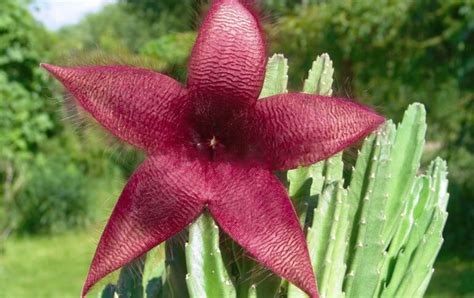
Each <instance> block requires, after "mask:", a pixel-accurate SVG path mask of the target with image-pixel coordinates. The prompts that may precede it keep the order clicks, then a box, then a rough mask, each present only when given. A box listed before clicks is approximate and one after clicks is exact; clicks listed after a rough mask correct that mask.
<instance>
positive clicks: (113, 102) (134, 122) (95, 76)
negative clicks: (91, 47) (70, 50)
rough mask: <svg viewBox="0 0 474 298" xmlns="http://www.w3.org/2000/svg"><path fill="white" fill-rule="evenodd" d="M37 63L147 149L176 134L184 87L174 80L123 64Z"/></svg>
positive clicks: (172, 139) (92, 110)
mask: <svg viewBox="0 0 474 298" xmlns="http://www.w3.org/2000/svg"><path fill="white" fill-rule="evenodd" d="M42 66H43V67H44V68H45V69H46V70H48V71H49V72H50V73H52V74H53V75H54V76H55V77H56V78H57V79H58V80H59V81H60V82H61V83H62V84H63V85H64V87H65V88H66V89H67V90H68V91H69V92H70V93H71V95H72V96H74V97H75V98H76V99H77V101H78V102H79V104H80V105H81V106H82V107H83V108H84V109H85V110H86V111H88V112H89V113H90V114H91V115H92V116H93V117H94V118H95V119H97V121H99V122H100V123H101V124H102V125H103V126H104V127H105V128H107V129H108V130H110V132H112V133H113V134H114V135H116V136H118V137H119V138H121V139H123V140H125V141H127V142H129V143H131V144H133V145H136V146H138V147H140V148H142V149H149V150H150V149H156V148H158V147H160V146H163V144H164V143H173V142H176V140H177V139H178V138H180V137H181V135H178V132H179V131H182V128H180V126H182V125H184V124H183V122H184V121H183V119H182V118H183V117H182V111H183V110H184V105H185V103H186V101H185V99H186V97H185V94H186V91H185V89H183V88H182V87H181V86H180V84H179V83H178V82H176V81H175V80H173V79H171V78H169V77H167V76H165V75H162V74H159V73H156V72H154V71H151V70H146V69H141V68H136V67H127V66H87V67H73V68H66V67H58V66H53V65H48V64H43V65H42ZM163 147H164V146H163Z"/></svg>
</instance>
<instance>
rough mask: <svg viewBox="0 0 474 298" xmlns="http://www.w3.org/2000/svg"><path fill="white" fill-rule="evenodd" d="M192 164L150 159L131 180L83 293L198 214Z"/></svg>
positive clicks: (197, 175)
mask: <svg viewBox="0 0 474 298" xmlns="http://www.w3.org/2000/svg"><path fill="white" fill-rule="evenodd" d="M194 168H195V164H193V163H192V162H187V161H180V160H177V159H174V158H170V157H169V156H167V157H150V158H149V159H148V160H146V161H145V162H144V164H143V165H142V166H141V167H140V168H139V169H138V170H137V171H136V172H135V174H134V175H133V176H132V177H131V178H130V180H129V182H128V184H127V186H126V187H125V189H124V191H123V192H122V195H121V196H120V198H119V201H118V202H117V205H116V206H115V208H114V211H113V213H112V215H111V217H110V219H109V222H108V223H107V226H106V227H105V230H104V233H103V234H102V237H101V239H100V242H99V245H98V247H97V250H96V253H95V256H94V259H93V261H92V265H91V267H90V271H89V275H88V276H87V280H86V282H85V284H84V288H83V292H82V295H83V296H85V295H86V294H87V292H88V291H89V289H90V288H91V287H92V286H93V285H94V284H95V283H96V282H97V281H99V280H100V279H102V278H103V277H104V276H105V275H107V274H109V273H110V272H112V271H114V270H116V269H118V268H119V267H121V266H123V265H124V264H126V263H129V262H130V261H131V260H133V259H135V258H137V257H139V256H141V255H142V254H144V253H146V252H147V251H148V250H150V249H151V248H153V247H155V246H156V245H158V244H160V243H161V242H163V241H165V240H167V239H168V238H170V237H171V236H173V235H175V234H176V233H178V232H180V231H181V230H182V229H183V228H185V227H186V226H187V225H188V224H190V223H191V222H192V221H193V220H194V219H195V218H196V217H197V216H198V215H199V213H200V212H201V211H202V209H203V203H202V201H201V200H200V199H199V198H198V196H197V193H199V192H200V191H201V189H200V188H199V185H200V184H199V182H200V181H201V177H200V173H199V172H196V171H193V169H194Z"/></svg>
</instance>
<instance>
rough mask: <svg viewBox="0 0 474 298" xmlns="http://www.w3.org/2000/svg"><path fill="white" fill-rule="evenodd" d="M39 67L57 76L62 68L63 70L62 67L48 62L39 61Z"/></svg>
mask: <svg viewBox="0 0 474 298" xmlns="http://www.w3.org/2000/svg"><path fill="white" fill-rule="evenodd" d="M40 67H42V68H44V69H46V70H47V71H48V72H49V73H50V74H52V75H53V76H57V75H58V74H59V73H60V72H61V71H62V70H64V68H63V67H60V66H56V65H53V64H48V63H40Z"/></svg>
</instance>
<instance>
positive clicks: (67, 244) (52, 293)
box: [0, 225, 474, 298]
mask: <svg viewBox="0 0 474 298" xmlns="http://www.w3.org/2000/svg"><path fill="white" fill-rule="evenodd" d="M102 226H103V225H97V226H92V227H89V228H88V229H85V230H81V231H71V232H69V233H67V234H63V235H58V236H53V237H44V236H43V237H29V238H10V239H9V240H8V242H7V243H6V250H5V254H3V255H0V285H1V294H0V296H1V297H5V298H29V297H37V298H43V297H44V298H56V297H57V298H68V297H74V298H76V297H79V293H80V291H81V287H82V283H83V282H84V279H85V276H86V274H87V270H88V267H89V263H90V261H91V258H92V255H93V253H94V250H95V246H96V243H97V241H98V239H99V236H100V233H101V231H102ZM115 276H116V275H115ZM115 276H109V277H108V278H106V279H105V280H104V281H102V282H101V283H100V284H99V286H97V287H96V288H95V289H94V291H92V292H91V294H90V295H89V297H97V294H98V291H99V289H100V288H102V286H103V285H105V284H106V283H107V282H112V281H113V280H114V278H115ZM473 280H474V260H461V259H457V258H449V259H442V260H440V261H439V262H438V263H437V265H436V271H435V275H434V277H433V280H432V282H431V285H430V288H429V290H428V295H427V296H429V297H473V296H474V283H473V282H472V281H473Z"/></svg>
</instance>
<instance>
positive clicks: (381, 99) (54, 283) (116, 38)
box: [0, 0, 474, 298]
mask: <svg viewBox="0 0 474 298" xmlns="http://www.w3.org/2000/svg"><path fill="white" fill-rule="evenodd" d="M261 2H262V6H263V9H262V16H263V20H264V27H265V31H266V32H267V37H268V41H269V55H271V54H273V53H283V54H285V56H286V57H287V58H288V59H289V64H290V88H291V89H292V90H301V88H302V83H303V80H304V79H305V77H306V75H307V71H308V70H309V68H310V66H311V63H312V61H313V60H314V59H315V57H316V56H317V55H319V54H321V53H323V52H327V53H329V54H330V56H331V57H332V59H333V60H334V63H335V69H336V80H335V91H336V94H337V95H340V96H344V97H353V98H356V99H358V100H359V101H360V102H363V103H366V104H370V105H372V106H374V107H375V108H376V109H377V110H378V111H380V112H381V113H383V114H384V115H386V116H387V117H389V118H393V119H394V120H395V121H399V120H400V117H401V115H402V112H403V111H404V109H405V108H406V107H407V105H408V104H409V103H412V102H415V101H418V102H422V103H424V104H425V106H426V108H427V111H428V125H429V126H428V136H427V144H426V150H425V153H424V160H425V162H427V161H428V160H431V159H432V158H433V157H434V156H437V155H440V156H442V157H443V158H445V159H447V160H448V165H449V169H450V175H449V179H450V185H449V191H450V193H451V199H450V203H449V206H448V211H449V219H448V223H447V227H446V230H445V233H444V236H445V244H444V246H443V249H442V251H441V254H440V258H439V259H438V261H437V264H436V265H435V268H436V271H435V274H434V278H433V280H432V283H431V286H430V288H429V290H428V295H430V296H440V297H456V296H457V297H459V296H470V297H472V296H473V295H474V1H472V0H466V1H462V0H380V1H371V0H357V1H346V0H333V1H329V0H328V1H325V0H262V1H261ZM207 5H208V3H207V1H204V0H203V1H196V0H181V1H176V0H115V1H114V0H83V1H80V0H36V1H34V0H30V1H27V0H1V1H0V288H1V294H0V296H1V297H8V298H10V297H77V296H78V295H79V291H80V288H81V286H82V283H83V281H84V278H85V276H86V273H87V269H88V266H89V262H90V261H91V259H92V255H93V252H94V249H95V246H96V243H97V241H98V239H99V236H100V233H101V231H102V229H103V226H104V224H105V221H106V219H107V218H108V215H109V214H110V212H111V208H112V207H113V205H114V203H115V200H116V198H117V196H118V195H119V194H120V191H121V188H122V186H123V184H124V181H125V180H126V178H127V177H128V175H130V173H131V172H132V171H133V169H134V168H135V166H136V165H137V164H138V163H139V162H140V161H141V160H142V158H143V157H142V155H141V153H139V152H136V151H134V150H133V149H132V148H130V147H128V146H125V145H123V144H121V143H120V142H118V141H117V140H115V139H113V138H112V137H110V136H108V135H107V134H106V133H105V132H103V131H102V130H101V129H99V128H98V126H97V125H96V124H95V123H94V122H93V121H91V120H90V119H88V118H87V117H86V116H85V115H84V114H83V113H81V111H78V110H77V109H76V107H75V106H74V104H73V103H72V101H71V100H70V99H68V97H67V96H66V95H65V94H64V93H63V90H62V89H61V87H60V86H59V85H57V83H56V82H53V80H52V79H51V78H50V77H49V76H48V75H47V74H46V72H45V71H43V70H41V69H40V68H39V66H38V65H39V63H40V62H49V63H56V64H62V65H75V64H76V65H77V64H91V63H95V64H111V63H130V64H134V65H138V66H140V65H145V66H147V67H152V68H154V69H156V70H159V71H161V72H163V73H166V74H169V75H171V76H173V77H175V78H177V79H179V80H180V81H182V82H184V81H185V78H186V62H187V59H188V56H189V53H190V50H191V48H192V45H193V42H194V39H195V37H196V28H198V26H199V22H200V20H201V16H202V14H203V12H204V11H205V10H206V8H207ZM109 279H110V277H109ZM91 296H92V297H94V294H91Z"/></svg>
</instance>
